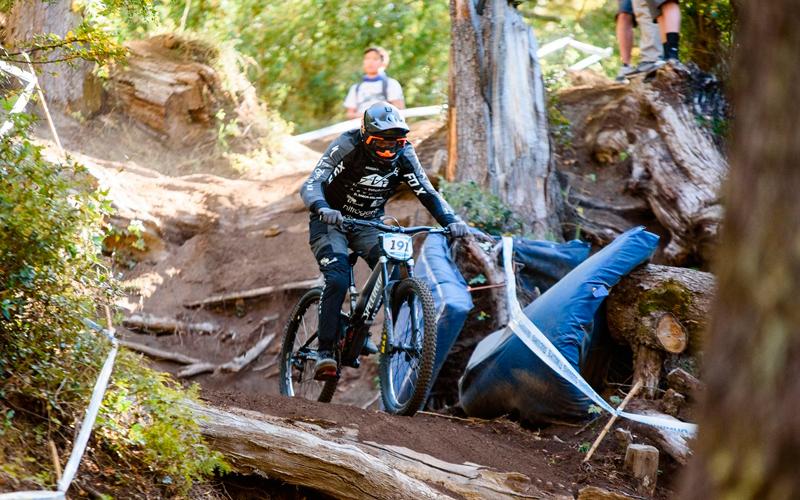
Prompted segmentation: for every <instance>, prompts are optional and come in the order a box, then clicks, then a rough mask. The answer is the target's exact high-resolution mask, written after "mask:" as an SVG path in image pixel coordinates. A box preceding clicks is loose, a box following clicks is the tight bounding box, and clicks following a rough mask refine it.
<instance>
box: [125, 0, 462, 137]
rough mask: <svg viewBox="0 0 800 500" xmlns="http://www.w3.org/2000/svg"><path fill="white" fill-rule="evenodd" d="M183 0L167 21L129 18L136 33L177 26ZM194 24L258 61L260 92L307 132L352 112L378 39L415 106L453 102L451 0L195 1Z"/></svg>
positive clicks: (190, 23)
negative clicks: (353, 93)
mask: <svg viewBox="0 0 800 500" xmlns="http://www.w3.org/2000/svg"><path fill="white" fill-rule="evenodd" d="M184 7H185V2H166V1H165V0H159V1H158V2H157V3H156V10H157V12H158V14H159V18H160V24H158V23H150V24H148V23H138V24H134V23H131V24H130V30H131V31H132V32H146V31H153V30H175V29H176V28H177V27H178V26H179V25H180V20H181V17H182V16H183V13H184ZM186 28H187V29H188V30H191V31H194V32H197V33H204V34H205V35H206V36H210V37H214V38H216V39H217V40H220V41H222V40H225V41H232V42H233V43H234V45H235V49H236V50H237V51H238V52H240V53H241V54H242V55H243V56H245V57H246V58H248V60H249V61H250V64H249V65H248V68H249V70H248V73H249V77H250V79H251V81H252V82H253V84H254V85H255V86H256V88H257V89H258V92H259V94H260V95H261V96H262V97H263V98H265V99H266V101H267V102H268V103H269V105H270V106H271V107H272V108H273V109H276V110H278V111H279V112H280V114H281V115H282V116H283V117H284V118H286V119H287V120H290V121H291V122H294V123H296V124H297V125H298V129H299V130H301V131H302V130H308V129H312V128H316V127H317V126H320V125H324V124H328V123H330V122H331V121H332V120H333V119H335V118H337V117H343V116H344V108H343V107H342V102H343V101H344V97H345V94H346V92H347V90H348V89H349V87H350V85H352V84H354V83H357V82H358V81H360V77H361V64H362V62H361V61H362V52H363V50H364V49H365V48H366V47H368V46H371V45H381V46H383V47H385V48H386V49H387V50H388V51H389V52H390V54H391V62H390V65H389V68H388V69H387V73H388V74H389V75H390V76H392V77H393V78H396V79H397V80H398V81H399V82H400V83H401V85H403V90H404V93H405V98H406V102H407V104H408V105H409V106H422V105H428V104H438V103H441V102H442V101H443V100H444V99H445V95H446V90H447V62H448V57H449V43H450V42H449V40H450V20H449V8H448V4H447V2H425V1H422V0H400V1H395V2H374V1H366V0H297V1H294V2H285V1H282V0H245V1H239V2H232V1H225V0H222V1H217V0H199V1H195V2H192V5H191V9H190V11H189V15H188V18H187V21H186Z"/></svg>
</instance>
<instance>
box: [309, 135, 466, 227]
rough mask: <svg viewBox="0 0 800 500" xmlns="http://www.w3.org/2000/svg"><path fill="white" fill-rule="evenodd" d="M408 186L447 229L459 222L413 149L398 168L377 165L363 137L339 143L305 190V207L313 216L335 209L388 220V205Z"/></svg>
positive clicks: (346, 137)
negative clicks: (391, 198)
mask: <svg viewBox="0 0 800 500" xmlns="http://www.w3.org/2000/svg"><path fill="white" fill-rule="evenodd" d="M401 182H405V183H406V184H408V186H409V187H410V188H411V190H412V191H413V192H414V194H415V195H416V196H417V198H418V199H419V201H420V202H421V203H422V204H423V205H424V206H425V208H427V209H428V211H429V212H430V213H431V215H433V217H434V218H435V219H436V221H437V222H438V223H439V224H441V225H442V226H447V225H448V224H450V223H453V222H456V221H457V220H458V218H457V217H456V216H455V214H454V213H453V209H452V208H450V205H448V204H447V202H446V201H444V199H443V198H442V197H441V195H440V194H439V193H438V192H437V191H436V189H434V188H433V186H432V185H431V182H430V180H429V179H428V177H427V175H425V171H424V170H423V169H422V166H421V165H420V163H419V159H417V153H416V152H415V151H414V146H412V145H411V144H410V143H408V144H406V146H405V147H404V148H403V149H402V150H401V151H399V152H398V153H397V160H396V161H395V162H394V164H393V166H392V167H386V166H381V165H380V164H377V163H376V162H374V161H373V160H372V159H371V158H370V156H369V155H368V154H367V152H366V151H365V150H364V147H363V143H362V140H361V131H360V130H358V129H356V130H351V131H349V132H345V133H344V134H342V135H340V136H339V137H338V138H336V139H335V140H334V141H333V142H332V143H331V145H330V146H328V150H327V151H325V154H324V155H322V158H321V159H320V160H319V162H318V163H317V166H316V167H315V168H314V171H313V172H311V175H310V176H309V178H308V180H307V181H306V182H305V183H304V184H303V186H302V188H301V189H300V196H301V197H302V198H303V203H305V205H306V207H308V209H309V210H310V211H311V212H313V213H317V211H318V210H319V209H320V208H333V209H336V210H339V211H341V212H342V214H343V215H345V216H348V217H353V218H356V219H376V218H379V217H382V216H383V213H384V205H386V201H387V200H388V199H389V198H390V197H391V196H392V195H393V194H394V192H395V191H396V190H397V187H398V185H399V184H400V183H401Z"/></svg>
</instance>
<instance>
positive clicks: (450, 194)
mask: <svg viewBox="0 0 800 500" xmlns="http://www.w3.org/2000/svg"><path fill="white" fill-rule="evenodd" d="M439 187H440V190H441V192H442V196H444V198H445V199H446V200H447V201H448V202H449V203H450V205H452V207H453V209H454V210H455V211H456V212H457V213H458V214H459V215H460V216H461V217H463V218H464V219H465V220H466V221H467V222H469V223H470V224H471V225H473V226H475V227H477V228H478V229H480V230H482V231H485V232H487V233H489V234H495V235H496V234H502V233H516V232H520V231H521V230H522V223H521V222H520V220H519V219H517V217H516V216H515V215H514V212H512V211H511V209H510V208H509V207H508V206H507V205H506V204H505V203H503V201H502V200H501V199H500V198H499V197H497V196H496V195H493V194H491V193H488V192H486V191H485V190H483V189H482V188H481V187H480V186H478V184H476V183H475V182H474V181H469V182H447V181H445V180H444V179H440V180H439Z"/></svg>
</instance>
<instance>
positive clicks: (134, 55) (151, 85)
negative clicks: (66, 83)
mask: <svg viewBox="0 0 800 500" xmlns="http://www.w3.org/2000/svg"><path fill="white" fill-rule="evenodd" d="M175 43H176V42H175V39H174V38H173V37H171V36H159V37H154V38H152V39H149V40H137V41H132V42H128V43H127V44H126V47H127V49H128V50H129V51H130V55H129V57H128V64H127V66H124V67H119V68H117V69H115V71H114V72H113V73H112V76H111V80H112V82H113V85H112V89H113V94H114V97H115V99H116V100H117V101H118V104H119V105H120V108H121V110H122V111H123V112H124V113H125V114H126V115H128V116H130V117H131V118H133V119H134V120H136V121H138V122H140V123H142V124H143V125H146V126H147V127H148V128H149V129H150V130H152V131H153V132H155V133H156V134H157V135H158V136H160V137H162V138H164V139H165V140H169V141H174V142H178V143H180V144H182V145H188V144H192V143H196V142H197V141H198V140H200V139H203V138H208V137H209V135H208V134H209V131H210V130H211V127H210V125H211V123H212V120H213V119H214V114H215V113H216V111H217V110H218V109H219V108H220V106H221V99H222V90H221V85H220V82H219V78H218V77H217V74H216V72H215V71H214V70H213V69H212V68H211V67H209V66H207V65H205V64H201V63H199V62H196V61H192V60H189V59H188V58H186V57H184V56H182V55H181V54H180V52H178V51H176V50H171V49H172V48H173V47H174V44H175Z"/></svg>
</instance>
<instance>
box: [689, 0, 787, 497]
mask: <svg viewBox="0 0 800 500" xmlns="http://www.w3.org/2000/svg"><path fill="white" fill-rule="evenodd" d="M740 6H741V8H742V9H743V10H742V12H741V16H740V17H739V19H740V23H741V24H740V31H739V34H738V36H737V38H736V40H737V44H738V45H739V51H738V54H737V58H736V64H735V68H736V69H735V72H734V75H735V77H734V79H735V90H734V105H735V109H736V122H735V124H734V132H733V138H732V141H731V144H732V151H731V175H730V182H729V184H728V186H727V192H726V197H725V199H726V201H727V206H726V219H725V223H724V226H723V234H722V238H721V243H720V251H719V253H718V255H717V258H716V262H717V275H718V277H719V293H718V294H717V299H716V302H715V305H714V315H713V321H712V325H711V329H710V337H709V343H708V348H707V349H706V351H707V353H708V355H707V358H706V362H705V377H704V378H705V381H706V384H707V390H706V395H705V397H704V398H703V402H702V403H701V415H700V419H699V424H700V434H699V440H698V443H697V446H696V450H697V460H696V463H695V464H694V465H693V466H692V467H690V468H689V469H687V476H688V477H687V481H686V484H685V488H684V490H683V492H682V495H681V497H682V498H688V499H695V498H696V499H701V498H702V499H705V498H737V499H750V498H798V497H800V475H798V474H797V467H796V464H797V463H798V462H800V419H798V418H797V407H798V402H800V378H798V376H797V374H798V373H800V328H798V325H800V307H798V300H797V298H798V297H800V237H799V236H798V235H800V203H798V197H797V193H798V191H800V169H798V165H797V161H798V158H800V113H798V112H797V102H798V101H799V100H800V66H798V64H797V61H798V60H799V59H800V31H799V30H797V26H798V23H800V11H798V10H797V9H796V8H794V4H793V3H792V2H788V1H785V0H782V1H780V0H778V1H773V2H757V1H752V0H751V1H747V2H741V3H740Z"/></svg>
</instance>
